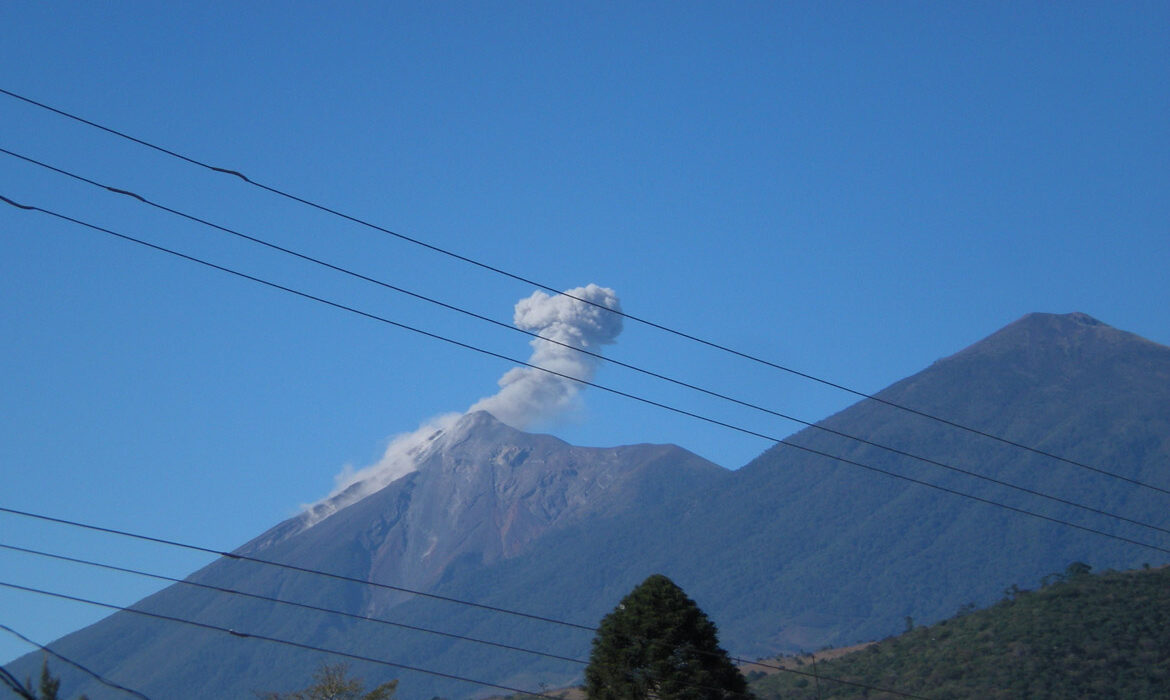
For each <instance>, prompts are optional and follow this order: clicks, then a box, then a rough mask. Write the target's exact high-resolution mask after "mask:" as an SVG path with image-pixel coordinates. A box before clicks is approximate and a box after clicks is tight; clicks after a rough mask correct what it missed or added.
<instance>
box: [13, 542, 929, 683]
mask: <svg viewBox="0 0 1170 700" xmlns="http://www.w3.org/2000/svg"><path fill="white" fill-rule="evenodd" d="M0 548H3V549H8V550H12V551H17V552H22V553H26V554H34V555H37V556H42V557H49V558H52V559H58V560H61V561H67V562H71V563H76V564H84V565H87V566H95V567H99V568H103V569H108V570H112V571H119V572H123V573H129V574H134V575H138V576H146V577H149V578H155V579H161V580H165V581H172V582H176V583H181V584H186V585H191V586H196V587H199V588H204V589H209V590H212V591H214V592H217V593H226V594H231V595H241V596H245V597H249V598H255V599H259V600H264V601H267V602H272V603H278V604H282V605H291V606H294V607H299V608H305V609H309V610H314V611H317V612H325V613H331V614H337V615H343V616H345V617H350V618H356V619H359V620H365V621H367V622H375V623H386V624H390V625H394V626H398V627H405V628H407V629H410V630H412V631H422V632H427V633H431V634H439V635H443V636H446V637H454V638H456V639H458V640H460V641H467V642H473V643H479V644H487V645H489V646H494V647H499V648H502V649H505V650H508V651H520V652H524V653H527V654H535V655H538V656H544V657H547V658H551V659H556V660H560V661H567V662H571V663H574V664H578V665H581V666H587V665H588V664H589V663H590V662H588V661H585V660H582V659H575V658H572V657H568V656H561V655H559V654H551V653H547V652H542V651H537V650H533V649H524V648H521V647H514V646H510V645H507V644H500V643H497V642H491V641H486V640H479V639H474V638H471V637H464V636H461V635H452V634H447V633H445V632H437V631H435V630H429V629H425V628H421V627H415V626H411V625H401V624H399V623H395V622H390V621H388V620H383V619H380V618H374V617H368V616H364V615H356V614H354V613H346V612H342V611H340V610H331V609H329V608H320V607H316V606H312V605H305V604H302V603H297V602H294V601H289V600H284V599H281V598H274V597H270V596H262V595H257V594H252V593H245V592H243V591H237V590H235V589H231V588H224V587H220V586H209V585H206V584H201V583H197V582H194V581H187V580H182V579H176V578H172V577H170V576H162V575H159V574H152V573H149V572H145V571H139V570H136V569H131V568H127V567H121V566H114V565H111V564H104V563H101V562H94V561H88V560H85V559H79V558H76V557H69V556H64V555H59V554H52V553H49V552H42V551H38V550H34V549H28V548H25V547H17V546H13V545H5V544H0ZM0 586H6V587H9V588H12V589H16V590H21V591H25V592H30V593H37V594H41V595H47V596H52V597H57V598H63V599H66V600H73V601H76V602H82V603H88V604H91V605H99V606H102V607H107V608H113V609H117V610H120V611H125V612H132V613H140V614H147V615H150V616H152V617H161V618H162V619H167V620H172V621H175V622H183V623H188V624H197V625H199V626H204V625H202V624H199V623H193V622H192V621H190V620H187V619H184V618H176V617H171V616H166V615H161V614H160V615H155V614H152V613H144V611H141V610H138V609H134V608H129V607H124V606H115V605H112V604H106V603H100V602H97V601H92V600H87V599H84V598H78V597H74V596H69V595H65V594H60V593H54V592H50V591H45V590H40V589H35V588H31V587H27V586H20V585H17V584H12V583H6V582H3V581H0ZM0 628H3V629H8V631H10V632H12V633H13V634H17V633H16V632H14V631H12V630H11V629H9V628H7V627H5V626H4V625H2V624H0ZM213 628H214V627H213ZM217 629H220V630H221V631H227V632H230V633H231V634H232V635H234V636H237V637H246V638H254V639H260V640H263V641H281V640H276V639H273V638H267V637H264V636H262V635H258V634H254V633H244V632H240V631H237V630H230V629H229V630H225V629H223V628H217ZM595 631H596V628H595ZM17 636H20V637H21V638H22V639H25V641H27V642H29V643H30V644H33V645H34V646H40V647H41V648H42V649H45V651H48V652H49V653H51V654H53V655H54V656H60V655H58V654H57V653H56V652H53V651H52V650H50V649H48V648H47V647H43V646H41V645H39V644H36V643H35V642H32V641H31V640H28V639H26V638H24V637H23V636H21V635H19V634H17ZM282 643H283V642H282ZM289 643H292V642H289ZM293 644H295V645H296V646H303V645H300V644H296V643H293ZM319 650H320V651H324V652H325V653H342V652H336V651H333V650H327V649H319ZM699 653H702V654H705V655H714V654H715V652H699ZM60 658H62V660H65V661H67V662H68V663H71V664H73V665H74V666H77V667H78V668H80V669H82V670H83V671H85V672H86V673H89V674H90V675H92V676H94V677H95V678H97V679H98V680H102V682H106V681H104V680H103V679H102V678H101V677H100V676H99V675H98V674H96V673H94V672H93V671H90V670H89V669H86V668H85V667H83V666H81V665H80V664H77V663H75V662H73V661H70V660H68V659H65V658H64V657H60ZM729 658H730V660H731V661H732V662H734V663H739V664H751V665H753V666H759V667H761V668H768V669H772V670H775V671H780V672H782V673H790V674H795V675H801V676H809V677H815V678H818V679H819V680H824V681H831V682H834V683H843V684H845V685H850V686H856V687H859V688H866V689H868V690H876V691H880V692H884V693H892V694H895V695H898V696H901V697H908V698H916V697H919V696H916V695H912V694H910V693H904V692H901V691H898V690H894V689H891V688H879V687H875V686H870V685H866V684H863V683H857V682H854V681H848V680H844V679H841V678H833V677H831V676H822V675H818V674H816V673H809V672H807V671H800V670H797V669H792V668H787V667H784V666H779V665H776V664H770V663H767V662H765V661H748V660H746V659H740V658H736V657H729ZM363 660H370V659H363ZM385 663H389V664H390V665H392V666H399V667H401V668H409V670H413V671H419V672H422V673H433V674H434V675H444V676H445V677H448V678H456V679H458V680H465V681H468V682H471V683H481V684H482V685H490V686H492V687H497V688H504V689H506V690H513V689H510V688H505V687H504V686H496V685H493V684H491V683H482V682H480V681H474V680H471V679H468V678H463V677H457V676H448V675H446V674H439V673H436V672H432V671H427V670H423V669H419V668H410V667H406V666H401V665H400V664H396V663H392V662H385ZM107 684H108V683H107ZM113 687H117V688H118V689H120V690H126V691H127V692H130V693H135V694H138V693H137V691H132V690H129V689H125V688H122V687H121V686H117V685H115V686H113ZM695 687H698V688H700V689H709V688H703V687H702V686H695ZM517 692H522V693H527V691H517ZM138 695H139V696H140V697H143V696H141V694H138ZM549 697H551V696H549ZM34 700H35V699H34ZM145 700H149V698H146V699H145Z"/></svg>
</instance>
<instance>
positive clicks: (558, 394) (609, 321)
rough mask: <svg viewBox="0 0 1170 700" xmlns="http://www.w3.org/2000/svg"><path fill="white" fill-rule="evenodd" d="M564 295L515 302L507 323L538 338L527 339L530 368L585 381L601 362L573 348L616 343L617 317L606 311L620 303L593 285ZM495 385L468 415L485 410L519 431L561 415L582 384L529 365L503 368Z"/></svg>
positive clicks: (598, 347)
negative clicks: (505, 370)
mask: <svg viewBox="0 0 1170 700" xmlns="http://www.w3.org/2000/svg"><path fill="white" fill-rule="evenodd" d="M565 295H568V296H563V295H558V296H549V295H548V294H545V293H544V292H540V291H537V292H533V294H532V296H530V297H528V298H527V299H521V300H520V301H519V302H518V303H517V304H516V311H515V314H514V315H513V319H512V320H513V323H515V324H516V327H517V328H522V329H524V330H526V331H531V332H533V333H536V334H537V335H539V336H540V338H533V339H532V342H531V345H532V357H531V358H529V360H528V362H529V363H530V364H532V365H535V366H536V367H542V368H544V369H548V370H552V371H553V372H557V373H559V374H563V375H567V376H570V377H575V378H577V379H582V380H585V381H590V380H592V379H593V376H594V375H595V374H596V373H597V367H598V365H599V364H601V360H600V359H598V358H597V357H594V356H591V355H586V354H584V353H580V352H577V351H576V350H574V349H573V348H579V349H581V350H588V351H590V352H592V353H599V352H600V351H601V346H602V345H609V344H610V343H613V342H614V341H616V340H617V336H618V334H619V333H621V332H622V317H621V316H620V315H618V314H615V313H611V312H610V311H607V310H606V309H610V310H612V311H621V303H620V302H619V301H618V298H617V294H615V293H614V291H613V290H612V289H608V288H606V287H599V286H597V285H596V284H590V285H588V286H585V287H577V288H576V289H569V290H567V291H566V292H565ZM571 297H576V298H575V299H574V298H571ZM579 299H584V300H585V301H578V300H579ZM586 301H588V302H593V303H592V304H589V303H586ZM594 304H596V305H597V306H594ZM543 338H547V339H548V340H543ZM550 340H551V341H556V342H549V341H550ZM566 346H568V347H566ZM499 385H500V390H499V391H498V392H496V393H495V394H494V395H492V396H488V397H487V398H483V399H480V400H479V401H477V402H476V403H475V405H473V406H472V407H471V408H470V409H468V412H471V411H487V412H488V413H490V414H492V415H493V416H495V417H496V418H497V419H498V420H500V421H502V422H504V423H507V424H508V425H510V426H512V427H513V428H517V429H519V430H523V429H524V428H527V427H528V426H529V425H532V423H534V422H535V421H537V420H549V419H552V418H554V417H556V416H557V415H559V414H561V413H562V412H563V411H564V410H565V409H566V408H569V407H570V406H572V405H573V400H574V399H575V398H576V396H577V394H579V393H581V389H583V388H584V385H583V384H580V383H578V382H574V381H571V380H568V379H565V378H563V377H558V376H556V375H554V374H549V373H548V372H542V371H541V370H539V369H534V368H533V367H516V368H513V369H511V370H508V372H506V373H505V374H504V376H503V377H500V381H499Z"/></svg>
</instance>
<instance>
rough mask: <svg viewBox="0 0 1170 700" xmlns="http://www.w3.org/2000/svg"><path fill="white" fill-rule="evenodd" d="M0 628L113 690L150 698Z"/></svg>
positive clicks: (7, 627) (42, 645)
mask: <svg viewBox="0 0 1170 700" xmlns="http://www.w3.org/2000/svg"><path fill="white" fill-rule="evenodd" d="M0 630H4V631H5V632H7V633H8V634H11V635H12V636H14V637H17V638H19V639H21V640H22V641H24V642H25V643H27V644H31V645H32V646H34V647H37V648H38V649H40V650H41V651H43V652H45V653H46V654H51V655H52V656H54V657H56V658H58V659H60V660H61V661H64V662H65V663H67V664H69V665H70V666H72V667H74V668H76V669H78V670H80V671H82V672H83V673H86V674H88V675H90V676H92V677H93V679H94V680H96V681H97V682H99V683H101V684H102V685H104V686H106V687H108V688H113V689H114V690H118V691H121V692H123V693H126V694H127V695H133V696H134V697H137V698H141V699H142V700H150V698H148V697H147V696H145V695H143V694H142V693H140V692H138V691H137V690H134V689H133V688H127V687H126V686H124V685H121V684H119V683H115V682H113V681H111V680H110V679H108V678H106V677H105V676H103V675H101V674H100V673H98V672H96V671H93V670H91V669H89V668H86V667H85V666H82V665H81V664H79V663H77V662H76V661H74V660H73V659H71V658H69V657H67V656H65V655H64V654H61V653H59V652H56V651H53V650H52V649H50V648H49V647H47V646H45V645H44V644H37V643H36V642H34V641H33V640H31V639H29V638H28V637H26V636H24V635H23V634H21V633H20V632H17V631H16V630H14V629H12V628H11V627H9V626H8V625H5V624H0ZM0 670H3V668H2V667H0ZM4 674H5V675H7V676H8V677H10V678H11V674H9V673H8V672H7V671H4ZM14 680H15V679H14ZM18 683H19V681H18ZM17 692H19V691H17ZM21 694H22V695H25V697H27V698H31V700H37V698H36V697H35V696H32V695H28V694H25V693H21Z"/></svg>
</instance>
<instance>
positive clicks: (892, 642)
mask: <svg viewBox="0 0 1170 700" xmlns="http://www.w3.org/2000/svg"><path fill="white" fill-rule="evenodd" d="M1086 569H1087V567H1085V566H1084V565H1079V566H1078V565H1073V566H1070V567H1069V570H1068V571H1067V572H1066V574H1065V575H1063V576H1062V577H1060V578H1061V580H1060V581H1059V582H1057V583H1054V584H1052V585H1049V586H1046V587H1044V588H1042V589H1040V590H1038V591H1021V590H1018V589H1015V588H1014V587H1013V588H1012V589H1009V590H1008V591H1006V592H1005V594H1006V597H1005V598H1004V599H1003V600H1002V601H1000V602H999V603H997V604H996V605H994V606H992V607H991V608H989V609H986V610H981V611H978V612H973V613H969V614H965V615H960V616H958V617H955V618H951V619H949V620H945V621H943V622H940V623H938V624H936V625H931V626H929V627H919V628H916V629H913V630H911V631H909V632H907V633H905V634H902V635H900V636H898V637H892V638H890V639H886V640H883V641H881V642H878V643H877V644H873V645H871V646H869V647H866V648H865V649H864V650H862V651H859V652H855V653H852V654H849V655H847V656H842V657H841V658H839V659H835V660H833V661H827V662H824V663H819V664H817V672H818V674H819V675H822V676H825V677H831V678H839V679H842V680H847V681H852V682H855V683H861V684H865V685H869V686H878V687H884V688H890V689H895V690H899V691H901V692H904V693H912V694H914V695H919V696H925V697H931V698H1025V697H1027V698H1070V697H1079V698H1114V697H1116V698H1155V697H1159V698H1164V697H1166V693H1167V688H1170V568H1167V567H1163V568H1159V569H1153V570H1144V571H1134V572H1125V573H1118V572H1108V573H1105V574H1101V575H1091V574H1088V573H1086V572H1085V570H1086ZM802 670H805V671H809V670H811V668H810V667H808V666H805V667H804V668H803V669H802ZM817 685H819V686H820V688H819V691H820V692H819V695H818V689H817ZM751 689H752V691H753V692H754V693H755V694H756V696H757V697H759V698H761V699H762V700H767V699H769V698H784V699H785V700H790V699H804V698H807V699H809V700H812V699H814V698H818V697H820V698H862V697H868V698H893V697H896V696H895V695H892V694H889V693H881V692H875V691H869V692H868V694H867V692H866V691H865V690H864V689H862V688H859V687H856V686H847V685H844V684H841V683H834V682H831V681H825V680H821V681H820V682H819V684H818V683H817V682H816V681H815V679H813V678H809V677H807V676H799V675H795V674H788V673H780V674H776V675H772V676H768V677H766V678H761V679H757V680H756V681H754V682H753V683H752V684H751Z"/></svg>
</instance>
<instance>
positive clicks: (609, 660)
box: [585, 574, 748, 700]
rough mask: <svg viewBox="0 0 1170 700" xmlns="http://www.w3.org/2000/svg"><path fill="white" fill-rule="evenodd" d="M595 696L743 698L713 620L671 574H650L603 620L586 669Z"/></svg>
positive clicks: (600, 699)
mask: <svg viewBox="0 0 1170 700" xmlns="http://www.w3.org/2000/svg"><path fill="white" fill-rule="evenodd" d="M585 692H586V693H587V694H588V696H589V698H590V700H641V699H643V698H656V699H658V700H674V699H676V698H677V699H679V700H708V699H711V700H714V699H716V698H719V699H724V698H745V697H748V695H747V683H746V682H745V681H744V678H743V676H742V675H741V674H740V672H739V670H738V669H737V668H736V667H735V665H734V664H732V663H731V660H730V659H729V658H728V656H727V652H725V651H724V650H723V649H722V648H720V647H719V640H718V638H717V631H716V629H715V625H714V623H712V622H711V621H710V620H709V619H707V616H706V615H705V614H704V613H703V611H702V610H700V609H699V606H698V605H696V604H695V602H694V601H693V600H691V599H690V598H688V597H687V595H686V593H684V592H683V590H682V589H681V588H679V587H678V586H676V585H675V584H674V582H673V581H671V580H670V579H669V578H667V577H665V576H662V575H661V574H655V575H653V576H651V577H650V578H648V579H646V580H645V581H644V582H642V584H641V585H639V586H638V587H637V588H635V589H634V590H633V591H632V592H630V594H629V595H627V596H626V597H625V598H623V599H622V601H621V603H619V604H618V606H617V608H615V609H614V611H613V612H611V613H610V614H609V615H606V616H605V618H604V619H603V620H602V621H601V627H600V628H599V629H598V631H597V636H595V637H594V638H593V653H592V654H591V655H590V658H589V666H588V668H586V669H585Z"/></svg>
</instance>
